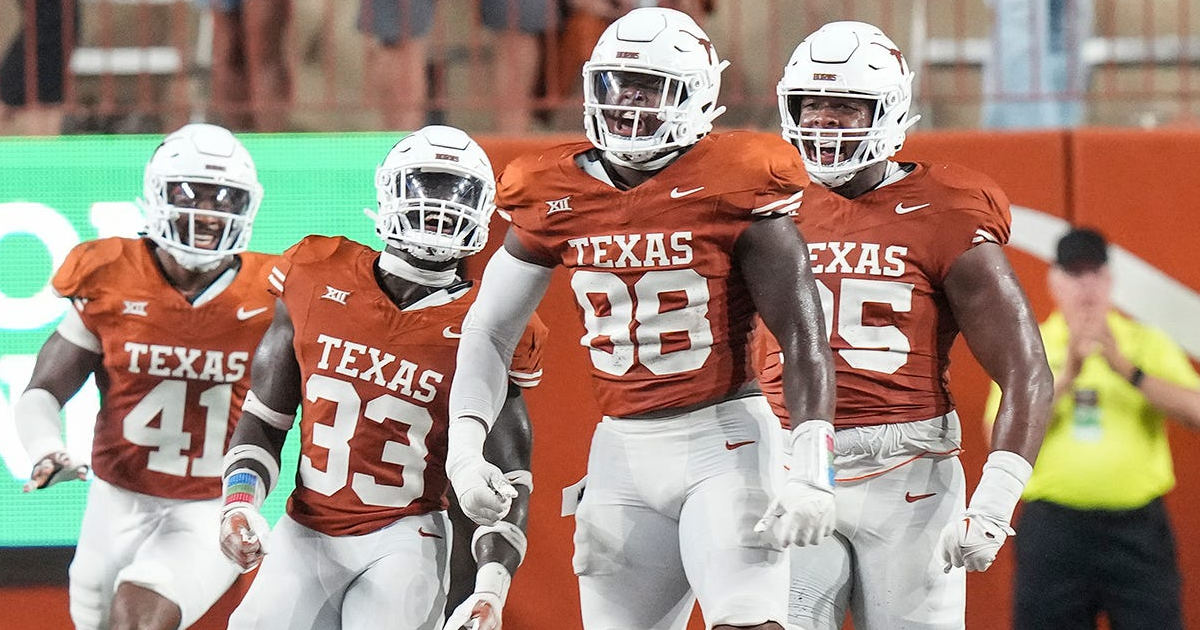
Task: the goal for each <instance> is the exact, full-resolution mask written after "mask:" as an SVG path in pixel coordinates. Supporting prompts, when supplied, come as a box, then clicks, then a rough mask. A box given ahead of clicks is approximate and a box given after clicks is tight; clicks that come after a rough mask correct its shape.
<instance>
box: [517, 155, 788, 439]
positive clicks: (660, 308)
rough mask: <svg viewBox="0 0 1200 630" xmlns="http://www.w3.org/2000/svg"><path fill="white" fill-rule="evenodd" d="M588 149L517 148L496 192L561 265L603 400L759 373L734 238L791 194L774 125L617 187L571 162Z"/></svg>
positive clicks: (681, 400)
mask: <svg viewBox="0 0 1200 630" xmlns="http://www.w3.org/2000/svg"><path fill="white" fill-rule="evenodd" d="M592 150H593V149H592V146H591V145H590V144H588V143H575V144H569V145H563V146H560V147H557V148H554V149H551V150H549V151H546V152H544V153H541V154H539V155H534V156H527V157H525V158H522V159H519V160H517V161H514V162H513V163H512V164H510V165H509V166H508V168H507V169H505V171H504V173H503V174H502V175H501V176H500V183H499V192H498V195H497V205H498V206H499V207H500V208H502V209H504V210H506V211H507V212H508V213H509V214H510V216H511V219H512V224H513V227H512V229H513V230H514V233H515V235H516V236H517V237H518V238H519V239H520V241H521V243H522V244H523V245H524V246H525V247H526V248H528V249H529V250H530V251H532V252H535V253H537V254H538V255H539V256H541V257H543V258H544V259H545V260H552V261H557V262H559V263H560V264H561V265H563V266H564V267H566V268H567V270H568V271H569V273H570V281H571V288H572V290H573V292H574V295H575V302H576V307H577V309H578V312H579V314H580V316H581V317H582V319H583V325H584V329H585V331H586V332H585V334H584V336H583V338H582V339H580V343H581V344H582V345H583V346H584V347H585V348H587V349H588V351H589V355H590V358H591V364H592V367H591V372H592V376H593V385H594V389H595V392H596V398H597V400H598V402H599V406H600V410H601V411H602V412H603V413H604V414H606V415H612V416H630V415H637V414H639V413H644V412H646V411H650V410H654V409H669V408H673V407H681V406H685V405H690V404H695V403H698V402H701V401H705V400H710V399H713V398H716V397H719V396H722V395H724V394H726V393H728V392H730V391H732V390H734V389H737V388H738V387H740V386H741V385H743V384H745V383H746V382H748V381H750V380H751V379H753V378H754V374H753V369H752V368H753V366H752V364H751V362H750V360H749V359H750V357H749V353H748V345H749V344H748V337H749V335H750V332H751V328H752V325H753V319H754V312H755V311H754V304H753V303H752V302H751V299H750V295H749V292H748V290H747V288H746V285H745V281H744V279H743V278H742V277H741V275H740V273H739V271H738V270H737V269H736V268H735V267H734V264H733V250H734V244H735V243H736V242H737V240H738V237H740V236H741V234H742V232H743V231H744V230H745V229H746V228H747V227H748V226H749V225H750V224H751V222H752V221H754V220H756V219H757V218H759V217H762V216H769V215H772V214H777V213H787V212H790V211H792V210H794V209H795V207H797V206H799V204H800V196H801V193H802V189H803V187H804V185H805V184H806V183H807V182H808V177H807V175H806V174H805V172H804V165H803V163H802V162H801V160H800V156H799V155H798V154H797V153H796V151H795V149H793V148H792V147H791V146H790V145H788V144H787V143H786V142H783V140H782V139H780V138H779V137H778V136H773V135H767V134H759V133H750V132H732V133H722V134H710V135H708V136H706V137H705V138H704V139H702V140H700V141H699V142H697V143H696V145H695V146H693V147H692V149H691V150H690V151H688V152H686V153H684V154H683V155H682V156H680V157H679V158H678V159H677V160H675V162H673V163H672V164H671V165H669V166H668V167H666V168H665V169H663V170H662V171H660V172H659V173H658V174H656V175H655V176H654V177H652V178H650V179H649V180H648V181H646V182H644V183H642V184H640V185H638V186H636V187H634V188H632V189H630V190H625V191H622V190H618V189H615V188H613V187H612V186H611V185H609V184H607V183H604V182H601V181H599V180H597V179H596V178H594V177H592V176H591V175H589V174H587V173H585V172H584V171H583V170H582V169H581V168H580V166H579V165H578V164H577V162H576V160H577V157H578V156H581V155H582V154H585V153H587V152H589V151H592Z"/></svg>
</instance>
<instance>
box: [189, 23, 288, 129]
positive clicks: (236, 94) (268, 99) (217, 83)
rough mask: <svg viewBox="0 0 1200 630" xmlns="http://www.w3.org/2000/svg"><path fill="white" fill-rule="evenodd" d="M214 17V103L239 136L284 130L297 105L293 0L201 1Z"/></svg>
mask: <svg viewBox="0 0 1200 630" xmlns="http://www.w3.org/2000/svg"><path fill="white" fill-rule="evenodd" d="M201 1H202V2H206V3H207V4H208V6H209V7H210V8H211V10H212V15H213V42H212V43H213V67H212V103H213V107H214V108H215V110H216V117H217V119H218V120H219V121H220V122H221V123H222V124H223V125H225V126H226V127H229V128H230V129H233V130H235V131H263V132H272V131H283V130H285V129H286V128H287V124H288V109H289V107H290V104H291V101H292V81H293V78H292V77H293V70H292V66H291V61H290V59H289V57H288V53H287V47H286V45H285V44H286V40H287V31H288V24H290V23H291V19H292V2H291V0H201Z"/></svg>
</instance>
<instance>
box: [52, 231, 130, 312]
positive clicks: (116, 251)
mask: <svg viewBox="0 0 1200 630" xmlns="http://www.w3.org/2000/svg"><path fill="white" fill-rule="evenodd" d="M120 256H121V243H120V241H119V240H118V239H100V240H95V241H88V242H86V243H80V244H79V245H76V246H75V247H73V248H72V249H71V251H70V252H69V253H67V257H66V259H65V260H63V263H62V264H61V265H59V267H58V270H57V271H55V272H54V278H53V279H52V280H51V286H52V287H54V292H55V293H57V294H58V295H59V296H60V297H66V298H76V297H80V298H87V297H89V296H88V295H87V293H88V292H89V286H90V285H91V282H92V281H93V279H94V278H95V276H96V275H97V273H99V271H100V269H101V268H103V267H104V266H105V265H107V264H108V263H111V262H113V261H114V260H116V259H117V258H119V257H120Z"/></svg>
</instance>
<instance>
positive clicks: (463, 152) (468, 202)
mask: <svg viewBox="0 0 1200 630" xmlns="http://www.w3.org/2000/svg"><path fill="white" fill-rule="evenodd" d="M375 192H376V198H377V199H378V201H379V211H378V213H377V214H376V215H375V232H376V233H377V234H379V237H380V238H382V239H383V240H384V241H385V242H387V244H388V245H391V246H393V247H396V248H397V249H400V250H401V251H405V252H408V253H409V254H411V255H413V256H414V257H416V258H419V259H421V260H425V261H430V262H446V261H449V260H454V259H458V258H465V257H467V256H470V255H471V254H474V253H475V252H478V251H479V250H481V249H483V246H484V245H485V244H486V243H487V237H488V222H489V221H490V220H491V218H492V212H493V211H495V209H496V204H495V199H496V183H495V175H494V174H493V172H492V163H491V161H490V160H488V156H487V154H486V153H484V152H483V149H482V148H481V147H480V146H479V145H478V144H477V143H476V142H475V141H474V140H472V139H471V137H470V136H468V135H467V134H466V133H465V132H464V131H462V130H461V129H456V128H454V127H445V126H441V125H430V126H428V127H424V128H422V129H420V130H417V131H415V132H413V133H411V134H409V135H407V136H405V137H404V139H403V140H401V141H400V142H397V143H396V145H395V146H393V147H392V150H391V151H389V152H388V154H387V157H386V158H384V160H383V164H381V165H380V166H379V168H378V169H377V170H376V171H375Z"/></svg>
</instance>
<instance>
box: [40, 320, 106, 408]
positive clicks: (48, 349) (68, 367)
mask: <svg viewBox="0 0 1200 630" xmlns="http://www.w3.org/2000/svg"><path fill="white" fill-rule="evenodd" d="M103 367H104V355H102V354H97V353H95V352H92V351H91V350H88V349H87V348H83V347H80V346H77V345H75V344H73V343H71V342H70V341H67V339H66V338H65V337H63V336H62V335H60V334H58V333H57V332H54V333H52V334H51V335H50V337H49V338H48V339H46V343H44V344H42V349H41V350H39V351H38V355H37V360H36V361H35V362H34V364H33V374H32V375H30V377H29V385H28V386H27V387H26V388H25V391H29V390H31V389H44V390H46V391H48V392H50V394H51V395H53V396H54V398H55V400H57V401H58V404H59V406H62V405H65V404H66V403H67V401H68V400H70V399H71V397H72V396H74V395H75V394H76V393H78V392H79V389H80V388H81V387H83V384H84V383H86V382H87V380H88V377H89V376H91V375H92V373H93V372H98V371H100V370H101V369H103Z"/></svg>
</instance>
